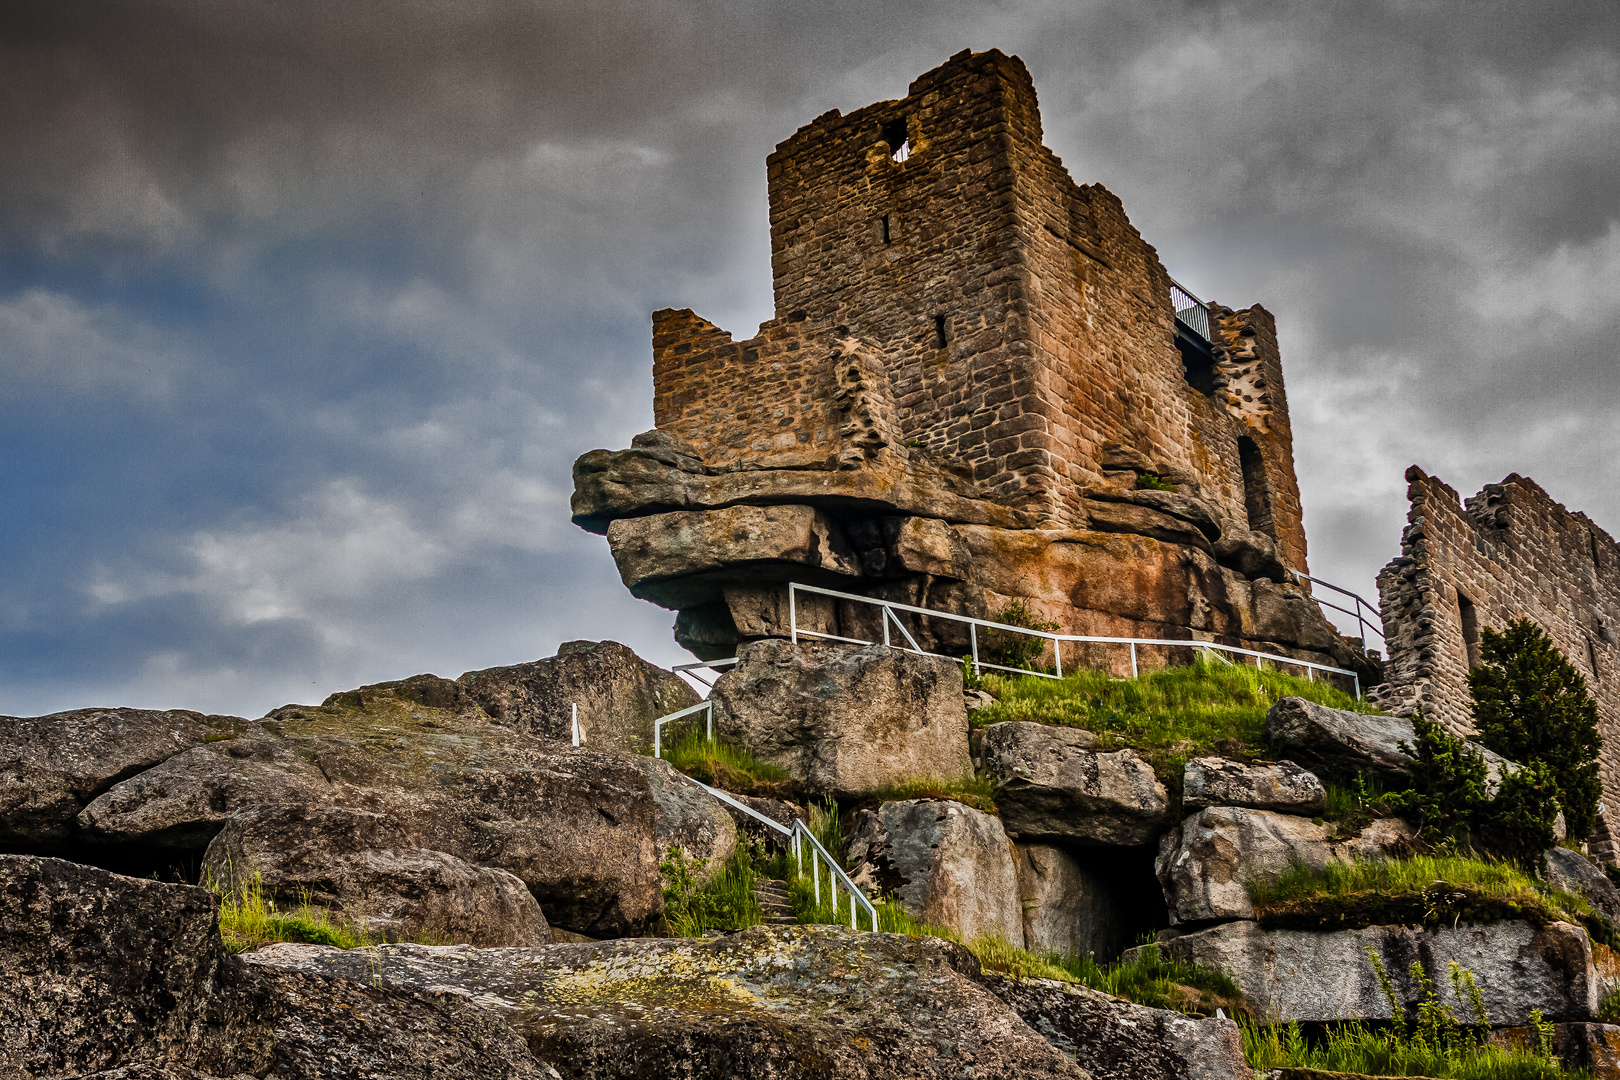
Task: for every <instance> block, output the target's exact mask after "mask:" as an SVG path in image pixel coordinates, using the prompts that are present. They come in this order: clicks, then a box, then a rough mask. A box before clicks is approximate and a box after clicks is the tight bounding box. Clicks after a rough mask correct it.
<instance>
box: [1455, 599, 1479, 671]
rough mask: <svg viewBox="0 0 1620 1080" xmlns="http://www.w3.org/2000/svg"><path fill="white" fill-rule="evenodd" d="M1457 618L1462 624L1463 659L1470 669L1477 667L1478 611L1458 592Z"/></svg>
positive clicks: (1470, 601)
mask: <svg viewBox="0 0 1620 1080" xmlns="http://www.w3.org/2000/svg"><path fill="white" fill-rule="evenodd" d="M1457 618H1458V619H1459V621H1461V622H1462V638H1463V659H1464V660H1466V661H1467V662H1468V666H1469V667H1470V668H1476V667H1479V609H1478V608H1476V607H1475V606H1474V602H1473V601H1472V600H1470V599H1468V597H1466V596H1464V595H1463V594H1462V592H1461V591H1460V590H1459V591H1458V593H1457Z"/></svg>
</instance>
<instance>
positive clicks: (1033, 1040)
mask: <svg viewBox="0 0 1620 1080" xmlns="http://www.w3.org/2000/svg"><path fill="white" fill-rule="evenodd" d="M378 953H379V954H380V970H379V968H378V966H376V964H375V962H373V961H368V958H366V957H364V956H357V955H355V954H354V953H351V952H344V951H343V950H341V949H328V948H323V947H320V946H311V945H293V946H287V945H281V946H271V947H270V948H268V949H264V950H261V951H260V952H258V953H255V954H253V956H252V957H251V960H252V963H253V964H254V965H255V966H258V967H269V966H276V967H281V968H284V969H286V970H289V971H294V972H299V973H305V974H310V975H313V974H321V975H327V976H336V977H338V978H342V979H349V980H354V981H356V982H362V983H367V984H369V983H370V981H371V980H372V979H373V978H374V977H375V976H377V975H380V977H381V979H382V981H383V982H384V984H385V985H388V986H398V987H402V988H405V989H415V988H427V987H432V988H434V989H454V990H455V991H457V992H459V993H462V994H465V995H468V996H470V997H472V998H474V999H475V1000H477V1001H478V1002H479V1003H480V1004H482V1005H483V1006H485V1007H486V1008H489V1009H492V1010H498V1011H500V1012H501V1013H504V1014H505V1015H506V1016H507V1018H508V1021H509V1022H510V1023H512V1024H514V1025H515V1026H516V1027H517V1028H518V1029H519V1030H521V1031H522V1032H523V1033H524V1034H525V1035H526V1036H527V1038H528V1044H529V1048H530V1049H531V1050H532V1051H533V1052H534V1054H535V1055H536V1056H537V1057H540V1058H542V1059H544V1060H547V1061H550V1062H552V1063H553V1064H555V1065H556V1067H557V1068H558V1070H559V1071H560V1072H561V1073H562V1074H563V1075H566V1076H589V1077H602V1078H610V1077H627V1078H628V1077H635V1078H638V1080H641V1078H646V1080H662V1078H669V1080H676V1078H683V1080H684V1078H688V1077H695V1076H759V1077H778V1076H780V1077H808V1076H816V1077H826V1078H829V1080H842V1078H850V1080H854V1078H857V1077H859V1078H862V1080H886V1078H894V1080H900V1078H903V1077H917V1076H954V1075H966V1074H967V1073H968V1072H969V1071H971V1073H972V1075H974V1076H976V1077H981V1078H985V1080H991V1078H998V1077H1005V1078H1007V1080H1012V1078H1015V1077H1016V1078H1020V1080H1046V1078H1058V1077H1066V1078H1074V1080H1080V1078H1084V1077H1086V1076H1087V1073H1086V1071H1085V1070H1084V1069H1083V1068H1081V1067H1080V1066H1078V1065H1076V1064H1075V1063H1074V1060H1073V1058H1072V1057H1070V1056H1069V1055H1068V1054H1066V1053H1064V1052H1062V1051H1060V1050H1058V1049H1057V1048H1055V1047H1054V1046H1053V1045H1052V1044H1051V1043H1049V1042H1047V1041H1046V1039H1044V1038H1042V1037H1041V1036H1040V1035H1038V1034H1036V1033H1035V1031H1033V1030H1031V1028H1030V1027H1029V1026H1028V1025H1027V1024H1025V1023H1024V1021H1022V1020H1021V1019H1019V1016H1018V1014H1017V1013H1016V1012H1014V1011H1013V1010H1012V1009H1011V1008H1009V1007H1008V1006H1007V1005H1006V1004H1004V1003H1003V1002H1002V1001H1001V999H1000V998H998V997H997V996H996V995H995V994H994V993H992V992H991V991H990V990H989V989H987V988H986V986H985V985H984V981H983V980H984V977H983V976H982V975H981V974H980V971H979V965H978V962H977V961H976V960H974V959H973V957H972V956H971V954H969V953H968V952H967V951H966V950H965V949H963V948H961V947H960V946H957V945H953V944H950V943H948V942H944V941H940V940H939V939H937V938H928V937H919V938H909V937H905V936H902V935H898V934H853V933H850V932H849V931H847V930H843V929H840V928H835V927H819V926H817V927H811V926H802V927H788V928H766V927H754V928H753V929H750V930H744V931H742V932H740V933H736V934H727V935H725V936H724V937H720V938H712V939H693V938H671V939H654V938H642V939H634V940H624V941H611V942H597V943H591V944H572V945H552V946H549V947H547V948H544V949H522V950H518V949H500V950H477V949H467V948H432V947H428V946H420V945H392V946H382V947H381V948H380V949H379V950H378ZM834 988H835V989H834ZM846 988H848V989H846ZM851 991H853V992H851Z"/></svg>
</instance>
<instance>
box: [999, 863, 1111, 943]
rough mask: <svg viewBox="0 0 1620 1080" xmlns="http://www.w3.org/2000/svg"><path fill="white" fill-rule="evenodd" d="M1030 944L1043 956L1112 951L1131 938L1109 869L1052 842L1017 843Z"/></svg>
mask: <svg viewBox="0 0 1620 1080" xmlns="http://www.w3.org/2000/svg"><path fill="white" fill-rule="evenodd" d="M1016 847H1017V851H1016V855H1017V860H1018V900H1019V904H1020V905H1021V906H1022V908H1023V915H1024V948H1026V949H1028V950H1029V951H1030V952H1032V953H1035V954H1036V955H1038V956H1045V955H1048V954H1054V955H1057V956H1087V955H1095V956H1098V957H1104V958H1106V957H1111V956H1115V955H1117V954H1118V953H1119V951H1120V950H1121V949H1123V948H1124V947H1125V946H1126V945H1129V944H1130V941H1129V940H1128V939H1123V940H1122V938H1123V935H1122V934H1120V932H1119V927H1120V926H1121V924H1122V923H1124V921H1125V913H1124V912H1122V911H1120V910H1118V905H1117V902H1116V900H1115V897H1114V894H1113V892H1112V891H1111V890H1110V889H1109V887H1108V886H1109V882H1108V880H1107V878H1106V876H1105V875H1103V874H1100V873H1098V872H1097V871H1096V870H1094V869H1093V868H1092V867H1090V866H1088V865H1087V864H1085V863H1084V862H1082V861H1081V860H1080V859H1078V858H1076V857H1075V856H1074V855H1073V854H1071V853H1069V852H1068V851H1066V850H1064V849H1063V848H1060V847H1053V846H1051V845H1049V844H1018V845H1016Z"/></svg>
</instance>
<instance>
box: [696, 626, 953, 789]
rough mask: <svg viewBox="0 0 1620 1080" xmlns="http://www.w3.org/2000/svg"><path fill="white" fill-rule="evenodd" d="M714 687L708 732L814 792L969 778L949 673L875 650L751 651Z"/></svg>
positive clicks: (940, 665)
mask: <svg viewBox="0 0 1620 1080" xmlns="http://www.w3.org/2000/svg"><path fill="white" fill-rule="evenodd" d="M737 655H738V657H739V659H738V662H737V664H736V665H735V666H734V667H732V668H729V669H728V670H727V671H726V672H725V674H723V675H722V676H721V677H720V678H719V680H718V681H717V682H716V683H715V687H714V691H713V693H712V694H711V695H710V699H711V700H712V701H713V702H714V703H715V704H714V722H715V730H716V731H717V733H718V734H719V735H720V737H722V738H724V739H727V740H729V741H732V742H734V743H736V744H737V745H739V746H742V747H745V748H746V749H748V751H749V752H750V753H752V754H754V755H755V756H756V757H758V758H760V759H761V760H764V761H768V762H770V763H772V764H775V765H778V766H780V767H781V768H784V769H786V770H787V771H788V772H790V773H792V774H793V775H794V776H796V777H798V778H799V779H800V780H802V781H804V782H805V784H806V785H807V786H809V787H810V788H811V789H813V790H816V791H823V792H828V793H832V794H837V795H848V796H856V795H861V794H865V793H867V792H871V791H877V790H879V789H881V788H883V787H884V786H886V785H889V784H894V783H897V782H898V781H900V780H903V779H906V778H908V777H920V776H936V777H942V778H955V777H959V776H962V775H964V774H965V773H967V772H969V771H970V769H971V764H970V762H969V760H968V738H967V729H968V725H967V709H966V707H965V706H964V705H963V702H962V674H961V671H960V669H959V668H958V667H957V665H955V664H952V663H951V662H949V661H948V660H941V659H939V658H937V657H929V656H922V655H920V654H917V653H913V652H908V651H904V650H900V649H887V648H884V647H883V646H881V645H871V646H866V647H864V648H855V647H852V646H844V645H823V644H809V643H801V644H798V645H794V644H792V643H791V642H787V641H782V640H767V641H758V642H752V643H749V644H747V645H744V646H743V647H742V648H741V649H739V650H738V654H737Z"/></svg>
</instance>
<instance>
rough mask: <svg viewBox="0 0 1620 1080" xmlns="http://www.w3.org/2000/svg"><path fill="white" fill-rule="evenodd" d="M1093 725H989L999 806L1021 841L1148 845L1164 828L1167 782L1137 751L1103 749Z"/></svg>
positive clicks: (987, 743)
mask: <svg viewBox="0 0 1620 1080" xmlns="http://www.w3.org/2000/svg"><path fill="white" fill-rule="evenodd" d="M1093 742H1094V737H1093V736H1092V734H1091V733H1090V732H1088V731H1081V730H1079V729H1075V728H1063V727H1056V726H1053V725H1050V724H1034V723H1025V722H1023V721H1012V722H1008V723H1003V724H992V725H990V726H989V727H987V728H985V729H984V742H983V745H982V750H981V754H982V760H983V761H984V768H985V771H986V772H988V773H989V774H990V776H991V777H992V778H993V779H994V780H995V782H996V785H997V795H996V806H997V808H998V809H999V810H1000V812H1001V820H1002V822H1003V824H1004V825H1005V826H1006V828H1007V832H1008V834H1009V835H1014V836H1016V838H1017V839H1019V840H1020V841H1033V840H1057V841H1064V842H1069V843H1079V844H1108V845H1122V846H1128V845H1132V844H1146V843H1149V842H1151V841H1152V840H1154V839H1155V838H1157V837H1158V835H1159V834H1160V833H1162V832H1164V830H1165V828H1166V827H1167V826H1168V824H1169V813H1170V806H1169V802H1168V801H1167V799H1166V796H1165V790H1164V785H1163V784H1160V783H1159V782H1158V780H1156V779H1155V778H1154V776H1153V769H1152V768H1151V767H1150V766H1149V765H1148V763H1147V762H1145V761H1143V760H1142V758H1141V757H1140V756H1139V755H1138V754H1137V753H1136V751H1134V750H1115V751H1111V752H1108V753H1098V752H1095V751H1093V750H1091V749H1090V747H1091V746H1092V745H1093Z"/></svg>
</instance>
